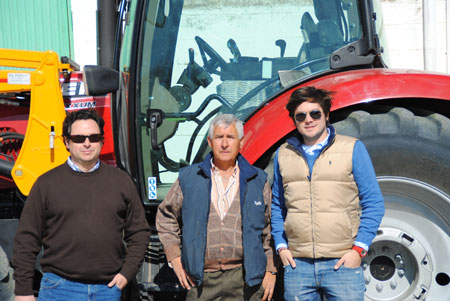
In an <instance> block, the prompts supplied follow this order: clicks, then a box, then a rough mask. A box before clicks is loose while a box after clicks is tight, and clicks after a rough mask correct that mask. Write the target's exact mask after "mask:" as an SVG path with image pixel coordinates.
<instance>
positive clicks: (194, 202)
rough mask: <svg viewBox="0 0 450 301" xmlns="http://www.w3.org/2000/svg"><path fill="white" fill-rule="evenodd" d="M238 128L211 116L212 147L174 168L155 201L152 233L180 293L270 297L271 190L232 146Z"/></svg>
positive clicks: (240, 132) (226, 117) (233, 121)
mask: <svg viewBox="0 0 450 301" xmlns="http://www.w3.org/2000/svg"><path fill="white" fill-rule="evenodd" d="M243 136H244V129H243V123H242V121H240V120H239V119H237V118H236V117H235V116H233V115H231V114H223V115H219V116H217V117H216V118H214V119H213V120H212V122H211V125H210V128H209V135H208V144H209V146H210V147H211V149H212V153H211V154H209V155H208V156H207V157H206V159H205V160H204V161H203V162H201V163H198V164H194V165H191V166H188V167H186V168H184V169H182V170H181V171H180V174H179V177H178V180H177V181H176V182H175V183H174V185H173V186H172V188H171V189H170V191H169V193H168V194H167V196H166V198H165V199H164V201H163V202H162V203H161V204H160V206H159V207H158V213H157V215H156V227H157V230H158V234H159V238H160V241H161V243H162V244H163V246H164V251H165V253H166V257H167V261H168V262H169V264H170V265H171V266H172V267H173V269H174V271H175V274H176V275H177V277H178V280H179V281H180V284H181V285H182V286H183V287H184V288H186V289H187V290H188V293H187V300H219V299H220V300H233V301H234V300H261V299H262V300H270V299H271V298H272V294H273V290H274V286H275V278H276V276H275V274H276V269H275V266H274V262H273V251H272V246H271V235H270V210H271V209H270V208H271V190H270V186H269V185H268V183H267V180H266V179H267V175H266V174H265V173H264V172H263V171H262V170H260V169H258V168H256V167H253V166H251V165H250V164H249V163H248V161H247V160H246V159H245V158H244V157H243V156H242V155H240V154H239V150H240V147H241V141H242V138H243ZM181 233H183V235H182V239H180V234H181ZM180 245H182V247H180Z"/></svg>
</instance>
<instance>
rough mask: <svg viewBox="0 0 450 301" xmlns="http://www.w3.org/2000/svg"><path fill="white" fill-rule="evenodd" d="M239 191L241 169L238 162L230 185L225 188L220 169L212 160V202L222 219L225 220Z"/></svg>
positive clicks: (229, 180) (229, 182)
mask: <svg viewBox="0 0 450 301" xmlns="http://www.w3.org/2000/svg"><path fill="white" fill-rule="evenodd" d="M238 189H239V167H238V163H237V161H236V165H235V166H234V170H233V173H232V174H231V176H230V178H229V179H228V184H227V186H226V187H224V179H223V178H222V176H221V175H220V171H219V169H218V168H217V167H216V166H215V165H214V163H213V162H212V159H211V196H210V197H211V202H212V204H213V205H214V208H215V209H216V212H217V214H218V215H219V217H220V219H221V220H223V219H224V218H225V215H226V214H227V212H228V210H229V209H230V207H231V204H232V203H233V200H234V198H235V196H236V193H237V191H238Z"/></svg>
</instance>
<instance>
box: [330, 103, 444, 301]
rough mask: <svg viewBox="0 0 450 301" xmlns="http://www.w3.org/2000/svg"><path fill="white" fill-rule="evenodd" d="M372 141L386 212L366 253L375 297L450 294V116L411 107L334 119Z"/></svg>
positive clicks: (370, 296) (342, 129) (343, 129)
mask: <svg viewBox="0 0 450 301" xmlns="http://www.w3.org/2000/svg"><path fill="white" fill-rule="evenodd" d="M334 126H335V128H336V132H337V133H338V134H343V135H349V136H353V137H356V138H358V139H360V140H362V141H363V142H364V144H365V145H366V147H367V149H368V151H369V153H370V156H371V158H372V161H373V164H374V167H375V172H376V174H377V178H378V182H379V184H380V187H381V190H382V192H383V196H384V200H385V207H386V214H385V216H384V218H383V221H382V223H381V226H380V229H379V231H378V234H377V236H376V238H375V239H374V241H373V244H372V246H371V248H370V251H369V254H368V255H367V256H366V257H365V258H364V259H363V263H362V265H363V269H364V275H365V280H366V289H367V290H366V299H367V300H410V299H413V300H416V299H420V300H422V299H424V298H427V299H428V300H450V289H449V288H450V285H449V283H450V274H449V271H450V261H449V260H448V254H450V120H449V119H448V118H446V117H444V116H442V115H440V114H436V113H424V112H421V113H420V115H415V114H414V113H413V112H411V111H409V110H407V109H404V108H389V109H388V110H385V111H384V112H383V113H380V114H370V113H368V112H365V111H354V112H351V113H350V114H348V116H347V117H346V118H345V119H344V120H342V121H339V122H336V123H334Z"/></svg>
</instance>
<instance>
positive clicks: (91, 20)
mask: <svg viewBox="0 0 450 301" xmlns="http://www.w3.org/2000/svg"><path fill="white" fill-rule="evenodd" d="M71 3H72V21H73V40H74V44H75V45H74V49H75V57H74V58H73V59H74V61H75V62H76V63H78V64H79V65H80V66H81V67H82V66H84V65H96V64H97V30H96V28H97V16H96V14H97V12H96V11H97V1H96V0H72V1H71Z"/></svg>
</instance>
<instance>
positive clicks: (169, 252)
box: [164, 244, 181, 262]
mask: <svg viewBox="0 0 450 301" xmlns="http://www.w3.org/2000/svg"><path fill="white" fill-rule="evenodd" d="M164 253H166V259H167V262H171V261H172V260H173V259H175V258H177V257H180V256H181V249H180V246H179V245H176V244H174V245H169V246H166V247H164Z"/></svg>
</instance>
